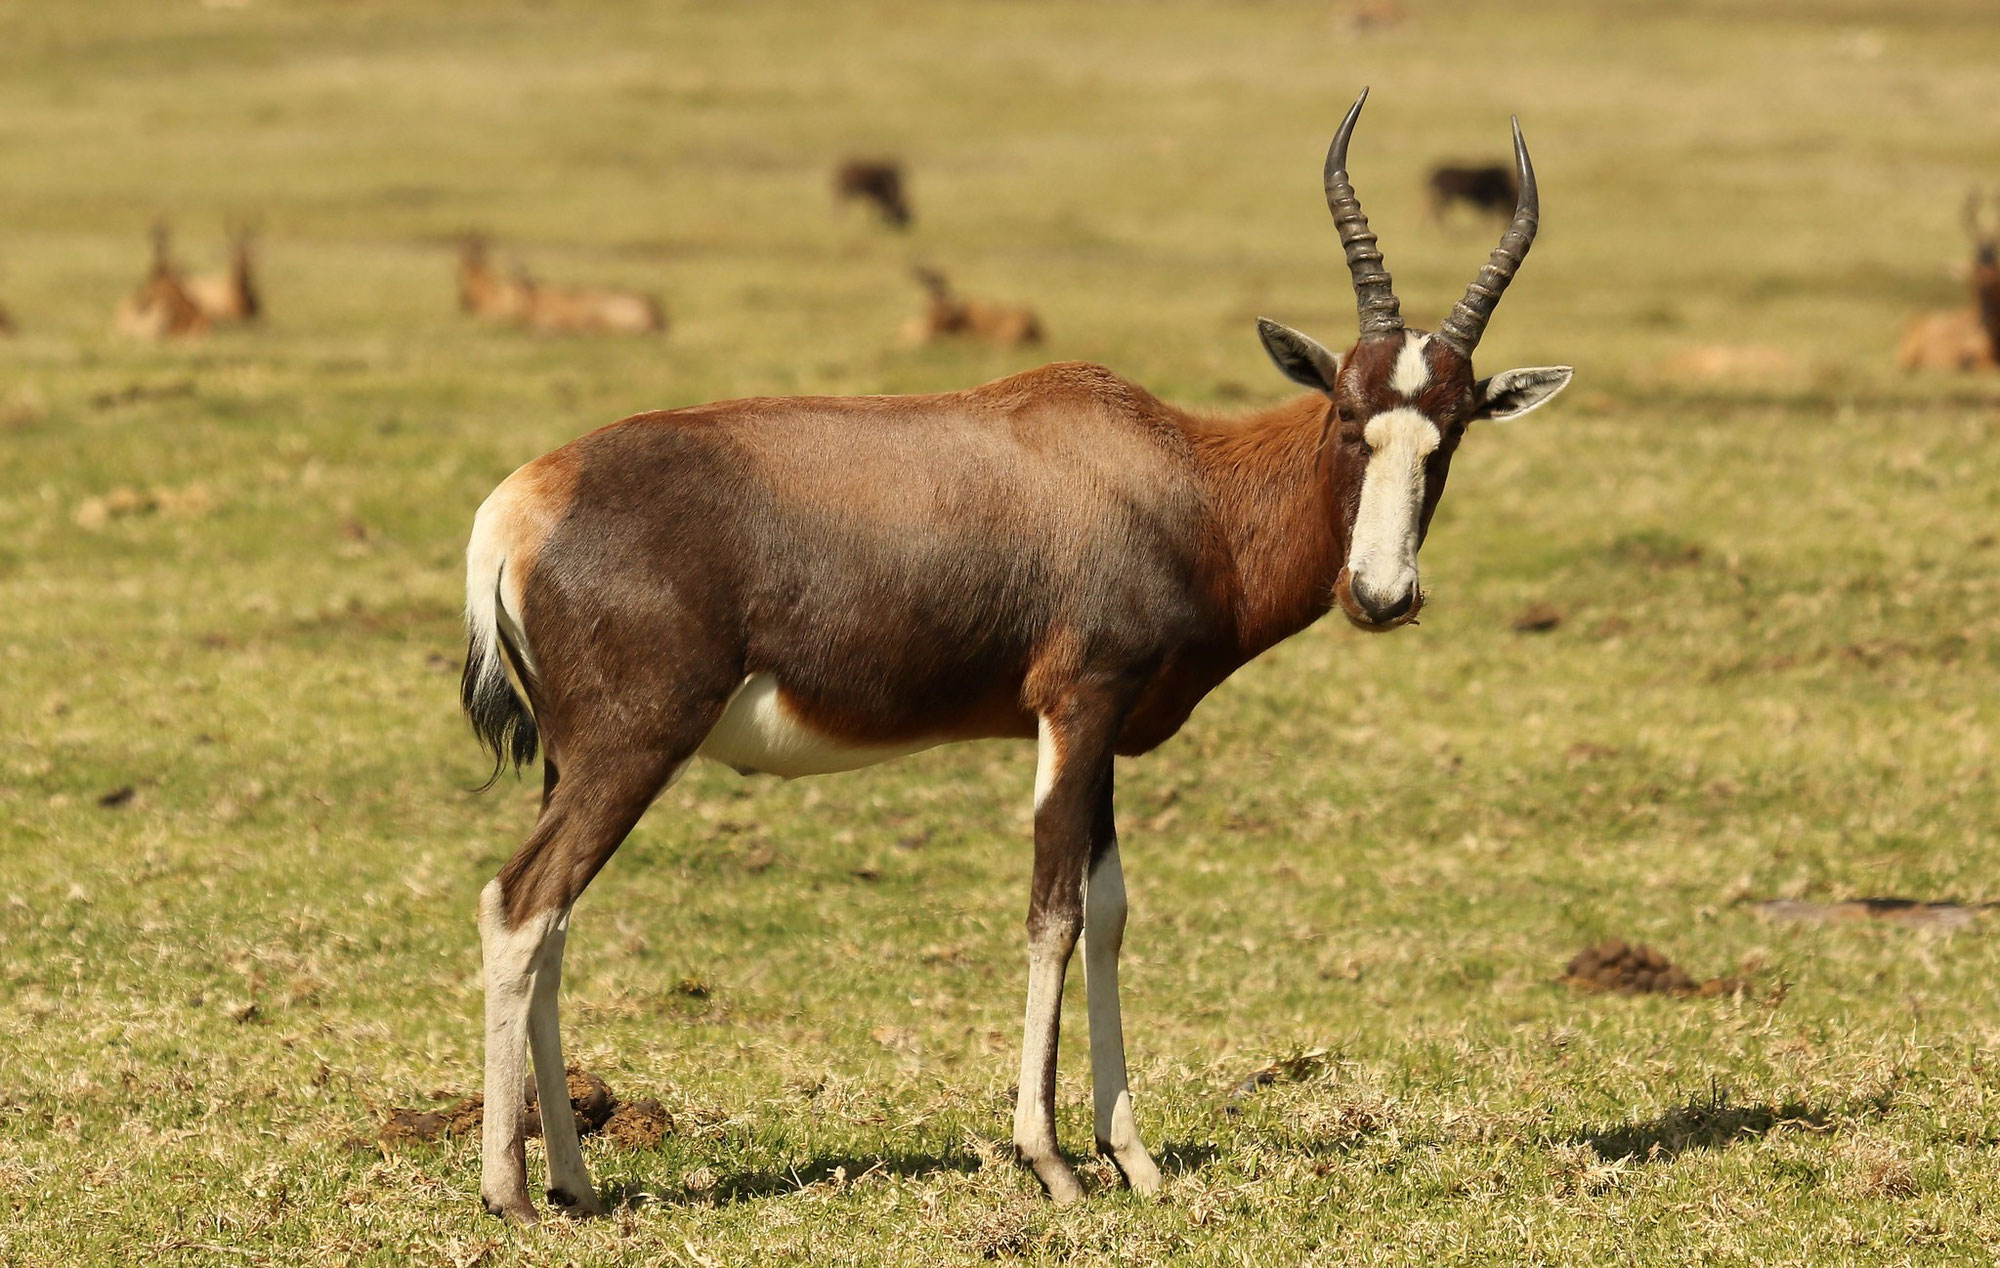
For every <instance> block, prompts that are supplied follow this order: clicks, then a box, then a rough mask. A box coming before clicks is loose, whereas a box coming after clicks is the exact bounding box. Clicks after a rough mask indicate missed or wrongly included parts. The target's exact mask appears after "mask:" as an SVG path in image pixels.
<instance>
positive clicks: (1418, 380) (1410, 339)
mask: <svg viewBox="0 0 2000 1268" xmlns="http://www.w3.org/2000/svg"><path fill="white" fill-rule="evenodd" d="M1430 342H1431V337H1430V336H1429V335H1420V334H1418V333H1417V332H1416V331H1414V330H1407V331H1404V332H1403V350H1402V351H1401V352H1398V353H1397V354H1396V368H1395V371H1394V372H1393V373H1392V374H1391V375H1390V376H1389V386H1390V387H1392V388H1394V389H1395V390H1396V392H1397V393H1398V394H1399V395H1401V396H1404V397H1413V396H1415V395H1416V394H1417V393H1419V392H1421V391H1423V390H1424V389H1425V388H1427V387H1429V386H1430V385H1431V364H1430V362H1428V361H1426V360H1424V349H1425V348H1426V347H1428V346H1430Z"/></svg>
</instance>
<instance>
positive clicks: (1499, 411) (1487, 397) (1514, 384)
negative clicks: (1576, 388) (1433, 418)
mask: <svg viewBox="0 0 2000 1268" xmlns="http://www.w3.org/2000/svg"><path fill="white" fill-rule="evenodd" d="M1575 373H1576V371H1575V370H1572V369H1570V368H1569V367H1568V366H1566V365H1541V366H1536V367H1534V368H1533V369H1531V370H1502V371H1501V372H1500V373H1498V374H1496V375H1494V376H1493V377H1492V378H1490V379H1481V380H1479V382H1477V383H1475V384H1473V385H1472V395H1473V398H1474V399H1475V400H1477V401H1478V404H1476V405H1474V406H1473V407H1472V416H1473V417H1474V418H1490V419H1492V420H1493V421H1495V422H1505V421H1506V420H1508V419H1510V418H1519V417H1520V416H1521V415H1523V414H1525V413H1527V412H1528V411H1530V410H1532V409H1535V408H1536V407H1538V406H1540V405H1542V404H1544V403H1545V402H1547V401H1548V399H1549V398H1550V397H1552V396H1554V395H1555V394H1556V393H1557V392H1560V391H1562V390H1563V389H1564V388H1566V387H1568V386H1569V381H1570V378H1571V376H1573V375H1574V374H1575Z"/></svg>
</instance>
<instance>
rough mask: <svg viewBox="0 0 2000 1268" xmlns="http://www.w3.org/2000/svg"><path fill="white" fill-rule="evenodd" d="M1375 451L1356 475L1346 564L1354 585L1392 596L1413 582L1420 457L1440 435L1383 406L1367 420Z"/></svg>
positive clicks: (1408, 412)
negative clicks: (1356, 500) (1357, 500)
mask: <svg viewBox="0 0 2000 1268" xmlns="http://www.w3.org/2000/svg"><path fill="white" fill-rule="evenodd" d="M1365 435H1366V436H1367V438H1368V446H1369V448H1370V449H1372V450H1373V451H1374V452H1373V453H1371V454H1370V455H1369V457H1368V469H1367V470H1366V471H1365V472H1363V473H1362V476H1361V509H1360V511H1359V512H1358V513H1357V514H1356V515H1355V517H1354V541H1353V545H1352V548H1351V549H1350V550H1349V551H1348V554H1347V567H1348V571H1349V574H1350V576H1351V578H1352V582H1353V585H1354V587H1355V588H1356V589H1357V590H1365V591H1367V592H1368V593H1369V594H1372V595H1377V596H1380V597H1382V598H1384V599H1394V598H1398V597H1400V596H1402V595H1403V594H1405V593H1407V592H1409V591H1410V590H1412V589H1414V588H1415V587H1416V584H1417V516H1418V515H1419V514H1420V513H1421V512H1422V510H1423V505H1424V462H1425V460H1426V459H1428V458H1429V457H1430V456H1431V454H1433V453H1434V452H1436V451H1437V447H1438V444H1439V443H1440V442H1441V441H1442V440H1443V437H1442V436H1440V435H1439V434H1438V429H1437V424H1435V423H1433V422H1432V421H1431V420H1430V419H1428V418H1425V417H1424V416H1423V415H1422V414H1420V413H1418V412H1417V411H1416V410H1413V409H1407V408H1406V409H1392V410H1385V411H1383V412H1382V413H1380V414H1377V415H1376V416H1375V417H1373V418H1371V419H1369V420H1368V427H1367V430H1366V432H1365Z"/></svg>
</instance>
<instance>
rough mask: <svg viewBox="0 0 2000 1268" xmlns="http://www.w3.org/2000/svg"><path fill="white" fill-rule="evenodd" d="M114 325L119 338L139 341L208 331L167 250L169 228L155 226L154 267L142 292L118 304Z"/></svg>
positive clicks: (140, 290)
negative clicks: (132, 338) (122, 335)
mask: <svg viewBox="0 0 2000 1268" xmlns="http://www.w3.org/2000/svg"><path fill="white" fill-rule="evenodd" d="M111 324H112V327H113V328H114V329H116V330H117V331H118V332H119V333H120V334H126V335H131V336H133V337H134V338H138V339H171V338H177V337H180V336H183V335H198V334H201V333H203V332H204V331H206V330H207V329H208V324H209V323H208V318H207V316H206V315H204V314H203V313H202V311H201V308H200V306H199V305H197V304H196V303H195V302H194V299H193V297H192V296H190V295H189V294H188V290H187V284H186V283H185V282H183V281H182V280H181V273H180V270H179V269H177V268H175V267H174V262H173V258H172V255H171V253H170V251H169V250H168V241H167V226H166V224H165V223H164V222H161V223H156V224H155V225H154V226H153V267H152V270H151V271H150V272H148V273H147V274H146V280H145V281H144V282H141V283H140V284H139V289H138V290H136V291H134V292H132V294H130V295H128V296H126V297H125V298H124V299H122V300H120V301H119V303H118V308H117V310H116V311H115V312H114V313H112V315H111Z"/></svg>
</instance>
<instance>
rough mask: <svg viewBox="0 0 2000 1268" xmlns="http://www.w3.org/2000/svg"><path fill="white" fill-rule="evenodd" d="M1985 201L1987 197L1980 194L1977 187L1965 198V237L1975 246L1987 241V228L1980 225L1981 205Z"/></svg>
mask: <svg viewBox="0 0 2000 1268" xmlns="http://www.w3.org/2000/svg"><path fill="white" fill-rule="evenodd" d="M1984 201H1985V195H1984V194H1981V193H1980V192H1979V187H1978V186H1977V185H1975V186H1973V187H1972V189H1971V191H1970V192H1968V193H1967V194H1966V196H1965V211H1964V217H1965V235H1966V236H1967V237H1968V238H1971V239H1972V241H1973V242H1974V243H1975V244H1983V243H1985V241H1986V240H1987V234H1986V231H1985V226H1984V225H1982V224H1980V223H1979V219H1980V217H1979V205H1980V204H1981V203H1982V202H1984Z"/></svg>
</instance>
